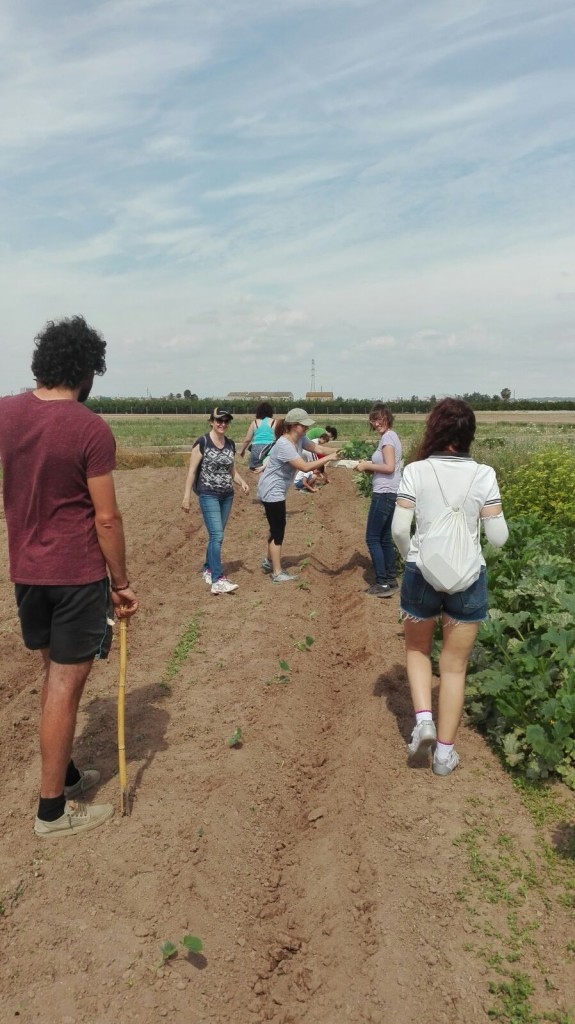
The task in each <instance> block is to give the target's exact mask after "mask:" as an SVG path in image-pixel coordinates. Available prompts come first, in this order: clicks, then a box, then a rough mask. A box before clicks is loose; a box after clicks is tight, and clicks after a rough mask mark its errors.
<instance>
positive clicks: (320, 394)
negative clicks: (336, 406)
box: [305, 391, 333, 402]
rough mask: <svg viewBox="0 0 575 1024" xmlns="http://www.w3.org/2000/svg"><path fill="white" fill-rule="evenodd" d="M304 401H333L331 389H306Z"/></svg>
mask: <svg viewBox="0 0 575 1024" xmlns="http://www.w3.org/2000/svg"><path fill="white" fill-rule="evenodd" d="M305 400H306V402H333V391H306V393H305Z"/></svg>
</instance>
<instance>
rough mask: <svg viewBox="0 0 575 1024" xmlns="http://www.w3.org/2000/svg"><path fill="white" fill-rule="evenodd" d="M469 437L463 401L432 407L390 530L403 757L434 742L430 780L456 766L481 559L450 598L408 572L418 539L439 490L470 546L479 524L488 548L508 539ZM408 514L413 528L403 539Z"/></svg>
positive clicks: (479, 613) (438, 507) (479, 616)
mask: <svg viewBox="0 0 575 1024" xmlns="http://www.w3.org/2000/svg"><path fill="white" fill-rule="evenodd" d="M474 437H475V414H474V412H473V409H471V408H470V406H469V405H467V403H466V402H462V401H460V400H459V399H455V398H444V399H443V400H442V401H441V402H438V404H437V405H436V406H435V408H434V409H433V410H432V412H431V413H430V415H429V417H428V420H427V426H426V430H425V434H424V437H423V441H422V442H421V445H420V448H419V451H418V453H417V456H416V461H415V462H412V463H410V465H409V466H406V468H405V470H404V473H403V476H402V479H401V483H400V485H399V491H398V495H397V507H396V510H395V514H394V517H393V524H392V533H393V539H394V541H395V543H396V544H397V547H398V548H399V550H400V552H401V554H402V555H403V557H404V558H405V571H404V575H403V581H402V586H401V612H402V617H403V628H404V635H405V648H406V664H407V677H408V680H409V686H410V690H411V697H412V700H413V706H414V709H415V726H414V729H413V733H412V737H411V742H410V743H409V744H408V751H409V754H410V755H413V754H416V753H417V752H418V751H419V750H421V749H422V748H427V747H430V746H431V745H432V744H434V743H435V742H436V740H437V744H436V748H435V752H434V755H433V765H432V767H433V771H434V773H435V774H436V775H449V774H450V773H451V772H452V771H453V769H454V768H456V767H457V765H458V764H459V755H458V754H457V752H456V751H455V749H454V742H455V736H456V733H457V728H458V726H459V722H460V719H461V713H462V711H463V697H464V690H465V673H466V670H467V662H468V659H469V655H470V653H471V650H472V647H473V644H474V642H475V638H476V636H477V631H478V629H479V624H480V623H481V622H482V621H483V620H484V619H486V618H487V580H486V576H485V560H484V559H483V557H481V561H482V563H483V565H482V568H481V570H480V574H479V577H478V579H477V580H476V581H475V582H474V583H472V584H471V586H469V587H468V588H467V589H466V590H463V591H460V592H459V593H455V594H447V593H444V592H440V591H437V590H435V589H434V588H433V587H432V586H431V584H430V583H428V582H427V581H426V580H425V579H424V577H423V575H422V573H421V572H420V570H419V569H418V567H417V565H416V559H417V554H418V551H419V541H420V539H422V538H423V537H424V536H425V533H426V531H427V530H429V527H430V526H431V523H432V522H433V521H434V520H435V519H436V518H437V516H438V515H440V513H441V512H442V511H443V510H444V509H445V502H444V500H443V496H442V493H441V489H440V487H441V488H442V489H443V491H444V493H445V496H446V499H447V501H449V503H450V504H452V505H453V506H456V505H460V504H461V502H463V510H464V512H465V518H466V521H467V526H468V528H469V532H470V534H471V537H472V539H473V540H474V541H475V543H476V544H477V545H478V546H479V528H480V527H479V521H480V520H481V522H482V523H483V528H484V530H485V535H486V537H487V540H488V541H489V542H490V543H491V544H494V545H495V546H496V547H501V545H503V544H504V543H505V541H506V540H507V536H508V530H507V524H506V522H505V519H504V516H503V511H502V507H501V497H500V494H499V487H498V484H497V478H496V476H495V471H494V470H493V469H492V468H491V467H490V466H485V465H481V464H478V463H477V462H475V461H474V460H473V459H472V458H471V456H470V454H469V448H470V446H471V443H472V441H473V438H474ZM427 460H429V462H430V463H431V466H430V465H429V464H428V461H427ZM432 467H433V469H432V472H431V473H430V472H429V470H430V469H431V468H432ZM433 470H435V472H433ZM436 475H437V478H436ZM438 481H439V485H440V486H439V485H438ZM414 512H415V521H416V527H417V529H416V532H415V533H414V535H413V536H412V537H411V538H410V528H411V522H412V519H413V514H414ZM440 616H441V618H442V626H443V645H442V649H441V655H440V658H439V672H440V688H439V719H438V729H437V731H436V728H435V725H434V723H433V717H432V713H431V681H432V670H431V645H432V641H433V633H434V630H435V624H436V621H437V620H438V619H439V617H440Z"/></svg>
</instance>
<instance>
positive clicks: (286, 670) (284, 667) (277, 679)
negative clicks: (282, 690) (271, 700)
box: [264, 660, 291, 686]
mask: <svg viewBox="0 0 575 1024" xmlns="http://www.w3.org/2000/svg"><path fill="white" fill-rule="evenodd" d="M278 664H279V672H276V674H275V676H274V677H273V679H266V681H265V684H264V685H265V686H273V685H274V683H275V684H277V685H278V686H285V684H286V683H289V681H290V672H291V669H290V667H289V665H288V663H287V661H281V660H280V661H279V662H278Z"/></svg>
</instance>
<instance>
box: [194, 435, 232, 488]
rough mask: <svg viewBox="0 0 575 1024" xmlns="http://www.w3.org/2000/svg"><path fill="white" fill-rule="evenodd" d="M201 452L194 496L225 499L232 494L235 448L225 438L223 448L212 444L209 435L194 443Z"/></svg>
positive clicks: (230, 441)
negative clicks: (201, 495)
mask: <svg viewBox="0 0 575 1024" xmlns="http://www.w3.org/2000/svg"><path fill="white" fill-rule="evenodd" d="M198 445H199V447H200V450H201V451H202V456H203V457H202V461H201V463H200V471H199V473H198V474H197V477H196V483H195V487H194V490H195V492H196V494H211V495H213V496H214V497H215V498H226V497H227V496H228V495H229V494H233V493H234V458H235V454H236V446H235V444H234V442H233V441H232V440H231V438H229V437H226V438H225V443H224V447H223V448H218V446H217V444H214V442H213V441H212V439H211V437H210V435H209V434H203V435H202V437H198V440H197V441H195V443H194V448H195V447H196V446H198Z"/></svg>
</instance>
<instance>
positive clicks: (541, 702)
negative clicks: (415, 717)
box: [466, 470, 575, 788]
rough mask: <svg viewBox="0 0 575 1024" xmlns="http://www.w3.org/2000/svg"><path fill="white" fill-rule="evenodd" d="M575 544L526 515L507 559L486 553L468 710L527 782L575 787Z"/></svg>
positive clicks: (514, 525) (513, 531) (565, 533)
mask: <svg viewBox="0 0 575 1024" xmlns="http://www.w3.org/2000/svg"><path fill="white" fill-rule="evenodd" d="M534 471H536V470H534ZM547 498H549V492H547ZM571 543H572V536H571V535H570V531H569V530H568V529H567V528H566V527H565V526H563V527H559V526H558V525H557V524H556V525H552V524H549V523H545V522H544V521H543V520H542V519H541V518H540V517H539V516H526V517H523V518H518V519H515V520H513V519H512V520H511V522H510V537H509V540H508V542H507V544H506V545H505V547H504V548H503V549H502V550H501V551H496V550H495V549H493V548H491V547H490V546H489V545H487V546H486V549H485V558H486V562H487V572H488V580H489V590H490V617H489V620H488V622H486V623H484V625H483V626H482V629H481V631H480V634H479V642H478V645H477V648H476V650H475V652H474V655H473V658H472V661H471V662H470V669H469V678H468V685H467V693H466V711H467V714H468V717H469V719H470V721H471V722H473V723H474V724H476V725H477V726H478V728H480V729H481V730H482V731H483V732H485V733H486V735H487V736H488V737H489V739H490V740H491V741H492V742H493V743H494V745H495V746H496V748H498V749H499V751H500V753H501V754H502V756H503V758H504V760H505V761H506V763H507V764H508V765H509V766H510V767H513V768H516V769H518V770H520V771H521V773H522V774H524V775H525V776H526V777H527V778H528V779H541V778H546V777H547V776H548V775H549V774H550V773H552V772H556V773H557V774H558V775H560V776H562V778H563V779H564V781H565V782H566V783H567V784H568V785H569V786H571V787H572V788H575V569H574V567H573V563H572V561H571V558H570V557H569V556H568V554H567V552H568V550H569V548H570V546H571Z"/></svg>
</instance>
